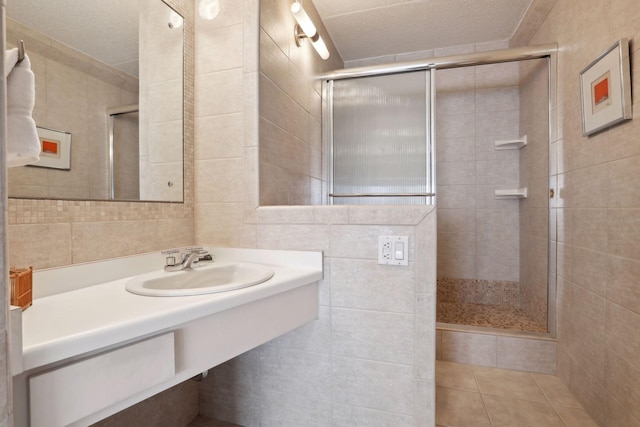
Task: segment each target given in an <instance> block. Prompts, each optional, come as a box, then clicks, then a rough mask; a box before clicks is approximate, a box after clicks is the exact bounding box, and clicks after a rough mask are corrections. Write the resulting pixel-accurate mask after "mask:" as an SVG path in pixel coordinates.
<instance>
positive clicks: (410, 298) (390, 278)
mask: <svg viewBox="0 0 640 427" xmlns="http://www.w3.org/2000/svg"><path fill="white" fill-rule="evenodd" d="M331 283H332V286H331V304H332V306H333V307H347V308H354V309H360V310H377V311H388V312H395V313H406V314H412V313H413V312H414V299H415V275H414V272H413V270H412V269H406V268H405V269H398V268H397V267H394V266H385V265H378V263H377V260H359V259H340V258H332V259H331Z"/></svg>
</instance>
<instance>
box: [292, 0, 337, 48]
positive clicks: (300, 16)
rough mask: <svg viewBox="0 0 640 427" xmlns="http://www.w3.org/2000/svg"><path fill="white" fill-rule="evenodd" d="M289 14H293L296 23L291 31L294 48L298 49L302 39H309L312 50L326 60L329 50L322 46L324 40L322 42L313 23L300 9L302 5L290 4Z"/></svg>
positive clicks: (295, 2) (324, 45)
mask: <svg viewBox="0 0 640 427" xmlns="http://www.w3.org/2000/svg"><path fill="white" fill-rule="evenodd" d="M291 13H293V17H294V18H295V19H296V22H297V24H296V26H295V28H294V29H293V36H294V38H295V40H296V46H298V47H300V46H301V45H302V40H303V39H309V40H310V41H311V45H312V46H313V48H314V49H315V50H316V52H318V55H320V58H322V59H328V58H329V49H327V45H326V44H324V40H322V37H320V34H318V30H317V29H316V26H315V25H314V24H313V21H312V20H311V18H309V15H307V12H305V11H304V9H303V8H302V3H300V2H299V1H297V0H296V1H294V2H293V3H292V4H291Z"/></svg>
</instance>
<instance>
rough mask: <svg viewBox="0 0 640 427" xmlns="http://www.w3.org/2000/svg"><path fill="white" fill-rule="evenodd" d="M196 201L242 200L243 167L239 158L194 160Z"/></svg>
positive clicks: (222, 201)
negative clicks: (195, 165) (195, 164)
mask: <svg viewBox="0 0 640 427" xmlns="http://www.w3.org/2000/svg"><path fill="white" fill-rule="evenodd" d="M196 163H197V165H198V166H197V167H196V175H195V182H196V201H197V202H199V203H242V202H244V192H243V186H242V182H243V178H244V169H243V161H242V159H241V158H234V159H221V160H199V161H197V162H196Z"/></svg>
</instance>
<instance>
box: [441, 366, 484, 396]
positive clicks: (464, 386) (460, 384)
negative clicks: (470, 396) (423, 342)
mask: <svg viewBox="0 0 640 427" xmlns="http://www.w3.org/2000/svg"><path fill="white" fill-rule="evenodd" d="M436 385H437V386H440V387H447V388H455V389H458V390H468V391H476V392H477V391H478V385H477V384H476V379H475V376H474V375H473V369H472V368H471V366H469V365H463V364H461V363H454V362H444V361H440V360H437V361H436Z"/></svg>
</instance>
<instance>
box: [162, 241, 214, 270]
mask: <svg viewBox="0 0 640 427" xmlns="http://www.w3.org/2000/svg"><path fill="white" fill-rule="evenodd" d="M162 254H163V255H167V258H166V264H165V266H164V271H180V270H188V269H190V268H196V267H199V266H200V262H207V261H209V262H213V256H212V255H211V254H210V253H209V252H208V251H207V250H205V249H203V248H202V247H201V246H196V247H190V248H185V249H169V250H167V251H162ZM175 254H178V257H179V259H180V261H177V259H176V256H175Z"/></svg>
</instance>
